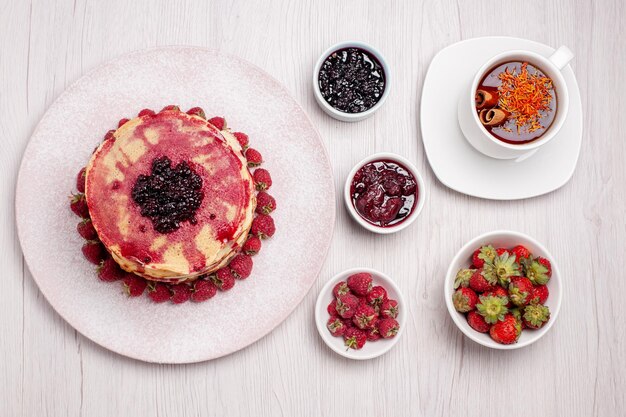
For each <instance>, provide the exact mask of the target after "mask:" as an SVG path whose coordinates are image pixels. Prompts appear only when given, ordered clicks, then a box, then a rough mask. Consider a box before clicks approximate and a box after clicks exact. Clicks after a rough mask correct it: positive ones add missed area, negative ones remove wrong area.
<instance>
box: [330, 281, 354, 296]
mask: <svg viewBox="0 0 626 417" xmlns="http://www.w3.org/2000/svg"><path fill="white" fill-rule="evenodd" d="M349 292H350V288H348V284H346V282H345V281H339V282H338V283H337V284H335V286H334V287H333V295H334V296H335V297H337V298H339V297H340V296H342V295H344V294H348V293H349Z"/></svg>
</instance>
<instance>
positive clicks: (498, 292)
mask: <svg viewBox="0 0 626 417" xmlns="http://www.w3.org/2000/svg"><path fill="white" fill-rule="evenodd" d="M482 295H484V296H485V297H501V298H504V299H506V308H512V307H513V303H511V300H510V299H509V292H508V291H507V290H505V289H504V288H502V287H500V286H498V285H496V286H495V288H494V289H493V290H491V291H487V292H484V293H483V294H482Z"/></svg>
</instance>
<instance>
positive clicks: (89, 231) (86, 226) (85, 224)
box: [76, 219, 98, 240]
mask: <svg viewBox="0 0 626 417" xmlns="http://www.w3.org/2000/svg"><path fill="white" fill-rule="evenodd" d="M76 231H77V232H78V234H79V235H81V237H82V238H83V239H85V240H97V239H98V233H96V229H94V227H93V223H92V222H91V219H83V220H81V221H80V222H79V223H78V224H77V225H76Z"/></svg>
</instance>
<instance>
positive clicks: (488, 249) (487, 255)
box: [472, 245, 496, 269]
mask: <svg viewBox="0 0 626 417" xmlns="http://www.w3.org/2000/svg"><path fill="white" fill-rule="evenodd" d="M495 257H496V250H495V249H494V248H493V246H491V245H486V246H481V247H480V248H478V249H476V250H475V251H474V253H473V255H472V264H473V265H474V267H475V268H476V269H478V268H482V267H483V266H484V265H485V262H487V263H491V262H493V259H494V258H495Z"/></svg>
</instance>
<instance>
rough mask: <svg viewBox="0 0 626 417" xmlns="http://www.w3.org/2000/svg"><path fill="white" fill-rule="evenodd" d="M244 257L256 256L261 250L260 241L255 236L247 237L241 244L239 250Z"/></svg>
mask: <svg viewBox="0 0 626 417" xmlns="http://www.w3.org/2000/svg"><path fill="white" fill-rule="evenodd" d="M241 250H242V251H243V253H245V254H246V255H250V256H252V255H256V254H257V253H259V251H260V250H261V239H259V238H258V237H256V236H252V235H250V236H248V240H246V242H245V243H244V244H243V247H242V248H241Z"/></svg>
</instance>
